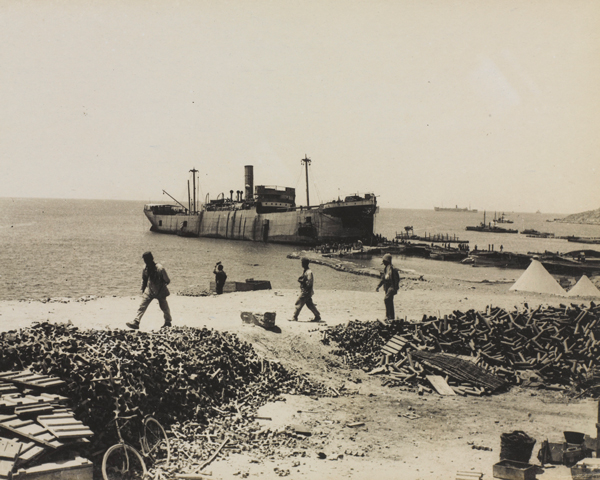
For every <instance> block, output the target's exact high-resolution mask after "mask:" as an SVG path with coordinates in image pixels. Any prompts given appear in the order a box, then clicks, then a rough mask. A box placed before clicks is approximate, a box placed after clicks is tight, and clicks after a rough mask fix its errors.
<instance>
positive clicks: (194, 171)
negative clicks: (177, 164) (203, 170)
mask: <svg viewBox="0 0 600 480" xmlns="http://www.w3.org/2000/svg"><path fill="white" fill-rule="evenodd" d="M190 172H192V174H193V175H194V176H193V186H194V213H196V211H197V210H196V174H197V173H198V170H196V168H192V169H191V170H190Z"/></svg>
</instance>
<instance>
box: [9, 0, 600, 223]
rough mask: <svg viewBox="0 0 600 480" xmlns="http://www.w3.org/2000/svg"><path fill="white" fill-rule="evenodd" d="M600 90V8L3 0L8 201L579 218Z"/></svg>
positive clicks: (422, 2)
mask: <svg viewBox="0 0 600 480" xmlns="http://www.w3.org/2000/svg"><path fill="white" fill-rule="evenodd" d="M599 89H600V2H598V1H597V0H585V1H584V0H560V1H556V0H538V1H527V0H494V1H485V0H473V1H471V0H430V1H427V0H411V1H405V0H385V1H377V0H368V1H366V0H364V1H353V0H348V1H341V0H317V1H310V0H302V1H300V0H298V1H288V0H276V1H267V0H265V1H263V0H252V1H247V0H245V1H244V0H230V1H227V0H225V1H224V0H219V1H216V0H211V1H201V0H194V1H175V0H164V1H151V0H150V1H147V0H144V1H141V0H130V1H128V0H119V1H110V0H95V1H72V0H63V1H46V0H36V1H19V0H0V165H1V167H2V168H1V172H0V196H2V197H57V198H98V199H131V200H148V201H150V200H159V201H160V200H164V201H168V200H169V199H168V198H167V197H166V196H163V195H162V193H161V192H162V189H165V190H167V191H168V192H169V193H171V194H172V195H174V196H176V197H178V198H180V199H182V200H185V198H186V195H187V187H186V185H187V180H188V178H189V173H188V171H189V170H190V169H191V168H193V167H196V168H197V169H198V170H200V182H201V189H202V195H205V194H206V193H208V192H210V195H211V198H215V197H216V195H217V194H218V193H220V192H222V191H226V192H228V191H229V190H230V189H233V190H241V189H243V184H244V182H243V174H244V171H243V167H244V165H246V164H253V165H254V169H255V182H256V183H257V184H277V185H282V186H291V187H297V189H298V190H299V191H298V197H299V200H300V203H303V202H304V201H305V200H304V198H305V197H304V183H303V176H302V175H301V173H302V172H301V168H302V167H301V165H300V159H301V158H303V157H304V155H305V154H306V155H308V157H309V158H311V159H312V161H313V163H312V166H311V170H312V172H311V179H312V180H313V181H314V183H313V184H311V203H315V202H316V201H317V200H318V199H320V200H322V201H326V200H330V199H332V198H334V197H337V196H338V194H340V195H342V196H343V195H346V194H350V193H355V192H359V193H364V192H369V191H373V192H375V193H376V194H377V195H378V196H379V204H380V205H381V206H383V207H399V208H428V209H429V208H432V207H433V206H434V205H443V206H454V205H456V204H458V205H459V206H468V205H471V206H472V207H473V208H479V209H487V210H499V211H501V210H504V211H507V212H508V211H536V210H538V209H539V210H541V211H542V212H555V213H572V212H580V211H584V210H590V209H595V208H598V207H600V172H599V169H600V162H599V152H600V141H599V133H600V90H599ZM317 194H319V196H317Z"/></svg>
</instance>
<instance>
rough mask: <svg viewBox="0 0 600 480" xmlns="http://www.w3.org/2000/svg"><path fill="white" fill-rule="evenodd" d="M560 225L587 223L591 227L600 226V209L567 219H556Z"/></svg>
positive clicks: (569, 216) (567, 217)
mask: <svg viewBox="0 0 600 480" xmlns="http://www.w3.org/2000/svg"><path fill="white" fill-rule="evenodd" d="M555 221H556V222H560V223H585V224H589V225H600V208H598V209H597V210H588V211H587V212H581V213H574V214H572V215H568V216H566V217H565V218H561V219H556V220H555Z"/></svg>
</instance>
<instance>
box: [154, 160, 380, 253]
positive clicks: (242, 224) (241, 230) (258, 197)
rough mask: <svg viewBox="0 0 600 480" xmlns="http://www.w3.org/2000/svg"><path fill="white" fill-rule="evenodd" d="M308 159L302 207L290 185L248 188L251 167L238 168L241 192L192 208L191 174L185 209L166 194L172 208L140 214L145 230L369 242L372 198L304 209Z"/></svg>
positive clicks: (237, 237) (374, 208)
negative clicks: (147, 225) (144, 219)
mask: <svg viewBox="0 0 600 480" xmlns="http://www.w3.org/2000/svg"><path fill="white" fill-rule="evenodd" d="M310 162H311V160H310V159H309V158H306V157H305V158H304V159H302V163H303V164H304V166H305V169H306V204H307V206H306V207H304V206H296V190H295V189H294V188H290V187H276V186H264V185H257V186H256V189H254V169H253V166H252V165H246V166H245V167H244V169H245V170H244V173H245V182H244V183H245V191H242V190H238V191H236V192H235V193H236V198H235V199H234V196H233V195H234V191H233V190H230V192H229V193H230V196H229V198H227V197H226V196H225V195H224V194H223V193H221V194H219V195H218V196H217V198H216V199H215V200H209V197H208V195H207V196H206V201H205V203H204V205H202V206H201V207H200V208H198V207H197V201H196V173H197V172H198V170H196V169H192V170H190V172H192V173H193V175H194V176H193V181H194V185H193V192H194V194H193V198H192V196H191V195H190V193H189V191H190V185H189V181H188V206H187V207H186V206H185V205H183V204H182V203H180V202H179V201H177V200H176V199H175V198H173V197H172V196H171V195H169V194H168V193H167V192H165V191H164V190H163V193H165V194H166V195H168V196H169V197H171V199H173V200H174V201H175V202H176V203H177V205H171V204H168V205H164V204H147V205H145V206H144V213H145V215H146V217H148V220H149V221H150V223H151V224H152V226H151V228H150V230H152V231H153V232H159V233H170V234H176V235H180V236H187V237H213V238H226V239H232V240H249V241H260V242H273V243H291V244H306V245H319V244H323V243H334V242H341V243H352V242H356V241H358V240H361V241H362V242H363V243H365V244H370V243H372V240H373V236H374V233H373V227H374V217H375V214H376V213H377V211H378V207H377V199H376V197H375V195H374V194H372V193H367V194H365V195H363V196H360V195H351V196H347V197H345V198H344V199H343V200H341V199H339V198H338V199H337V200H333V201H330V202H327V203H322V204H320V205H310V199H309V191H308V165H309V164H310Z"/></svg>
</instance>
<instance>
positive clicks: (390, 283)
mask: <svg viewBox="0 0 600 480" xmlns="http://www.w3.org/2000/svg"><path fill="white" fill-rule="evenodd" d="M382 263H383V264H384V265H385V267H384V268H383V272H382V273H381V281H380V282H379V285H377V288H376V289H375V290H376V291H377V292H378V291H379V288H381V286H383V291H384V293H385V296H384V297H383V303H384V304H385V317H386V320H388V321H391V320H394V319H395V318H396V313H395V312H394V295H396V293H398V288H400V275H399V273H398V270H396V269H395V268H394V266H393V265H392V256H391V255H390V254H389V253H386V254H385V255H384V256H383V261H382Z"/></svg>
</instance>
